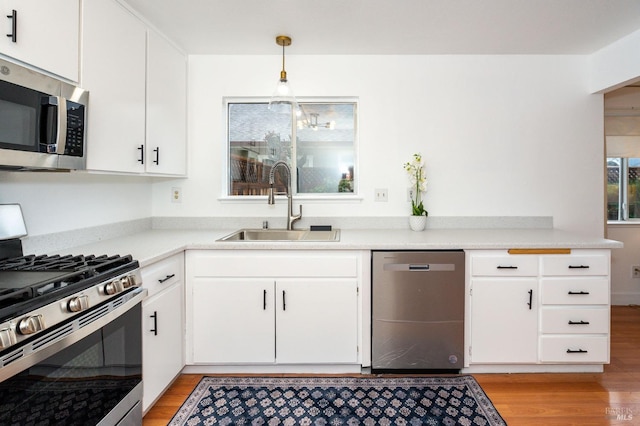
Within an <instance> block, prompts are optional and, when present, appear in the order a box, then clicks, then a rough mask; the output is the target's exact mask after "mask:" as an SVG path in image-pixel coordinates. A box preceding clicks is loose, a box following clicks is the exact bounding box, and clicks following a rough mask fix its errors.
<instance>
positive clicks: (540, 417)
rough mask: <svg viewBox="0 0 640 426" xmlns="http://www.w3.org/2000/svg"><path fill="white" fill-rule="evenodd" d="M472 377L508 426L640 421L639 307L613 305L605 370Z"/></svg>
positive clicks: (174, 394) (179, 399)
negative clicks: (599, 371) (609, 356)
mask: <svg viewBox="0 0 640 426" xmlns="http://www.w3.org/2000/svg"><path fill="white" fill-rule="evenodd" d="M201 377H202V376H200V375H191V374H188V375H182V376H180V377H179V378H178V379H177V380H176V381H175V382H174V384H173V385H172V386H171V387H170V388H169V389H168V390H167V392H166V393H165V394H164V396H163V397H162V398H161V399H160V400H159V401H158V402H157V403H156V405H155V406H154V407H153V408H152V409H151V410H150V411H149V412H148V413H147V415H146V416H145V417H144V420H143V426H156V425H166V424H167V423H168V422H169V421H170V420H171V418H172V417H173V415H174V414H175V412H176V411H177V410H178V408H179V407H180V405H182V403H183V402H184V400H185V399H186V398H187V396H188V395H189V394H190V393H191V391H192V390H193V388H194V387H195V386H196V385H197V384H198V382H199V381H200V378H201ZM474 377H475V378H476V380H477V381H478V383H480V385H481V386H482V388H483V389H484V391H485V392H486V393H487V395H488V396H489V398H491V401H493V403H494V405H495V407H496V408H497V409H498V411H499V412H500V414H501V415H502V417H503V418H504V419H505V421H506V422H507V423H508V424H509V425H510V426H514V425H515V426H520V425H545V426H546V425H558V426H560V425H562V426H570V425H580V426H584V425H629V426H632V425H640V307H636V306H614V307H612V313H611V364H609V365H607V366H605V371H604V373H601V374H600V373H598V374H592V373H579V374H564V373H562V374H474ZM618 414H619V415H622V416H626V417H621V418H620V419H617V415H618Z"/></svg>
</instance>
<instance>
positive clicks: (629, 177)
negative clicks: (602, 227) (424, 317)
mask: <svg viewBox="0 0 640 426" xmlns="http://www.w3.org/2000/svg"><path fill="white" fill-rule="evenodd" d="M607 219H608V220H621V221H624V220H634V219H640V158H624V157H623V158H607Z"/></svg>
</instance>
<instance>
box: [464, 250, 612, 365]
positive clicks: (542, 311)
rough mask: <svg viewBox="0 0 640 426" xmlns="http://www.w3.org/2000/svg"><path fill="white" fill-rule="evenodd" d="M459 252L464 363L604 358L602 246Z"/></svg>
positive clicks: (606, 313)
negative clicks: (464, 290)
mask: <svg viewBox="0 0 640 426" xmlns="http://www.w3.org/2000/svg"><path fill="white" fill-rule="evenodd" d="M536 252H537V254H509V253H508V252H507V251H501V250H492V251H489V250H482V251H481V250H476V251H469V252H467V256H468V260H467V267H468V268H469V271H468V274H469V277H470V278H469V301H470V303H469V319H470V327H469V329H470V349H469V352H470V355H471V356H470V363H469V364H470V365H471V366H474V365H482V364H485V365H486V364H529V365H533V364H538V365H542V364H545V365H551V364H565V365H570V364H571V365H575V364H592V365H596V364H606V363H608V362H609V333H610V324H609V318H610V298H609V293H610V272H609V271H610V267H609V265H610V261H611V259H610V251H609V250H596V249H576V250H570V251H569V253H566V254H546V253H545V250H537V251H536Z"/></svg>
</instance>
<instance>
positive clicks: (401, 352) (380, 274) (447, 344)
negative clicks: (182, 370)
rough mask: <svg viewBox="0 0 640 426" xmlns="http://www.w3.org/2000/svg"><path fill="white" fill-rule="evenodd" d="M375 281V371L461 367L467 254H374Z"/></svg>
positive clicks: (462, 359) (373, 310)
mask: <svg viewBox="0 0 640 426" xmlns="http://www.w3.org/2000/svg"><path fill="white" fill-rule="evenodd" d="M372 281H373V282H372V305H373V306H372V316H373V317H372V322H371V324H372V342H371V350H372V354H371V368H372V370H374V371H375V370H378V371H382V370H422V369H429V370H460V369H461V368H462V367H463V362H464V354H463V352H464V300H465V297H464V252H463V251H461V250H459V251H458V250H456V251H374V252H373V256H372Z"/></svg>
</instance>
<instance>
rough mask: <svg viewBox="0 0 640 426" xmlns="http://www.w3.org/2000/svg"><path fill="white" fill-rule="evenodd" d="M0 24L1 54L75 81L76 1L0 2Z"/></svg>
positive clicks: (77, 20)
mask: <svg viewBox="0 0 640 426" xmlns="http://www.w3.org/2000/svg"><path fill="white" fill-rule="evenodd" d="M8 16H11V17H10V18H9V17H8ZM14 16H15V17H14ZM0 20H1V22H2V33H1V34H0V53H1V54H3V55H6V56H9V57H11V58H14V59H17V60H20V61H22V62H26V63H28V64H30V65H33V66H35V67H38V68H41V69H44V70H47V71H49V72H51V73H53V74H57V75H59V76H61V77H64V78H67V79H69V80H72V81H78V68H79V67H78V65H79V59H78V52H79V40H80V0H48V1H42V0H0ZM14 24H15V25H14ZM9 34H10V35H12V36H15V37H7V36H5V35H9ZM14 40H15V41H14Z"/></svg>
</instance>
